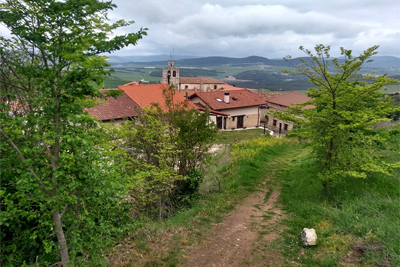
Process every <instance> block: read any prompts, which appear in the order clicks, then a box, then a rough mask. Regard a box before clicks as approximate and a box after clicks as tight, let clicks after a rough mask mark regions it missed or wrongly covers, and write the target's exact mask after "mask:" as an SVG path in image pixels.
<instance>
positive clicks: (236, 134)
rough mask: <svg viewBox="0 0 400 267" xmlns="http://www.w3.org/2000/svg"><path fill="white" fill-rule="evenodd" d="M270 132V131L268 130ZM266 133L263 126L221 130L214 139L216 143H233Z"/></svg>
mask: <svg viewBox="0 0 400 267" xmlns="http://www.w3.org/2000/svg"><path fill="white" fill-rule="evenodd" d="M267 133H268V132H267ZM263 134H264V130H263V129H262V128H259V129H246V130H234V131H220V132H218V133H217V137H216V139H215V140H214V143H215V144H233V143H240V142H243V141H246V140H250V139H254V138H257V137H260V135H263Z"/></svg>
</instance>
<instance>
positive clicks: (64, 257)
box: [51, 210, 69, 267]
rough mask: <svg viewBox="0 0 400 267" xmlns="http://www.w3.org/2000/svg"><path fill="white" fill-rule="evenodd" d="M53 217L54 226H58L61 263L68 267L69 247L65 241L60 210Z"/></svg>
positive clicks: (54, 212)
mask: <svg viewBox="0 0 400 267" xmlns="http://www.w3.org/2000/svg"><path fill="white" fill-rule="evenodd" d="M51 217H52V218H53V221H54V224H55V226H56V234H57V240H58V243H59V244H60V256H61V262H62V265H63V267H67V265H68V261H69V256H68V246H67V240H66V239H65V236H64V231H63V229H62V223H61V216H60V212H59V211H58V210H55V211H53V213H52V214H51Z"/></svg>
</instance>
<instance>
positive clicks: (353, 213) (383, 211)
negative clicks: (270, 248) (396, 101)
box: [275, 136, 400, 266]
mask: <svg viewBox="0 0 400 267" xmlns="http://www.w3.org/2000/svg"><path fill="white" fill-rule="evenodd" d="M397 139H398V136H397ZM394 141H395V140H394ZM395 142H396V141H395ZM397 148H398V145H397ZM388 160H389V161H396V160H398V155H393V156H392V158H388ZM315 166H316V164H315V160H313V159H310V158H309V157H308V152H307V151H304V153H302V154H300V155H298V156H297V157H296V158H294V159H293V160H292V162H291V164H290V165H289V166H287V167H285V168H283V169H281V170H280V171H279V172H278V178H279V180H280V181H281V183H282V188H283V189H282V194H281V196H282V203H283V205H284V207H285V208H286V210H287V212H288V214H289V216H288V219H287V220H286V225H287V227H288V229H287V230H286V231H285V235H284V239H283V241H282V240H281V241H277V242H276V243H275V246H277V247H280V248H281V251H282V253H283V255H285V257H286V261H287V262H288V263H290V262H295V264H293V265H296V264H300V265H301V266H341V265H345V264H355V265H356V266H400V259H399V255H400V239H399V233H400V217H399V210H400V201H399V195H400V180H399V178H400V177H399V172H398V171H397V172H395V173H394V175H393V176H387V175H381V174H379V175H377V174H376V175H370V176H369V177H368V178H367V179H365V180H360V179H346V180H344V181H343V182H342V183H340V184H339V185H337V186H336V187H334V188H330V189H329V190H324V189H323V187H322V186H321V183H320V182H319V180H317V179H316V176H317V173H318V171H319V170H318V169H316V167H315ZM303 228H314V229H315V230H316V232H317V235H318V242H317V246H316V247H310V248H303V247H302V243H301V239H300V233H301V231H302V229H303ZM288 265H289V266H292V264H288ZM296 266H297V265H296ZM352 266H353V265H352Z"/></svg>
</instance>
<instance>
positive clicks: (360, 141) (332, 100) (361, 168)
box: [272, 45, 396, 187]
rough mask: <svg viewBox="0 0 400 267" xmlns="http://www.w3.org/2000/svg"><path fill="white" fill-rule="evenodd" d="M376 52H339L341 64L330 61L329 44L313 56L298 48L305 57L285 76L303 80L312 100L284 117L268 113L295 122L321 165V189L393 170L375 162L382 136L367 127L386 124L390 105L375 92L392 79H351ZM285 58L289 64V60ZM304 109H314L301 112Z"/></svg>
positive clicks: (275, 113)
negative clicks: (311, 85)
mask: <svg viewBox="0 0 400 267" xmlns="http://www.w3.org/2000/svg"><path fill="white" fill-rule="evenodd" d="M377 49H378V46H373V47H371V48H369V49H367V50H366V51H364V53H363V54H361V55H359V56H358V57H354V56H353V55H352V51H351V50H346V49H344V48H341V55H342V56H343V57H344V61H343V62H342V63H340V62H339V60H338V59H337V58H334V59H330V54H329V51H330V47H329V46H324V45H317V46H316V47H315V51H316V54H315V55H314V54H313V53H312V52H311V51H309V50H307V49H304V48H303V47H300V50H302V51H303V52H305V53H306V54H307V55H308V56H309V58H305V59H301V62H302V64H299V65H295V68H296V70H295V71H288V72H289V73H300V74H303V75H305V76H307V77H308V78H309V80H310V81H311V82H312V83H314V84H315V85H316V86H318V88H311V89H308V91H307V95H308V96H310V97H311V98H312V100H310V101H308V102H306V103H302V104H298V105H296V107H294V108H289V109H288V112H287V113H282V112H272V114H273V115H274V116H278V117H280V118H282V119H284V120H286V121H290V122H293V123H296V125H297V126H298V128H297V129H296V131H297V134H299V135H300V136H302V137H305V138H309V139H310V141H311V142H310V146H311V148H312V152H313V153H314V156H315V157H316V158H317V159H318V160H319V162H320V163H321V172H320V173H319V178H320V179H321V181H322V183H323V185H324V186H325V187H327V186H330V185H333V184H335V183H336V182H338V181H339V180H340V179H341V178H342V177H355V178H366V177H367V174H368V173H371V172H380V173H385V174H388V173H389V171H390V169H391V168H393V167H394V166H395V165H393V164H388V163H385V162H384V161H383V160H382V159H381V157H380V153H379V149H378V144H379V143H382V141H383V139H384V136H382V135H379V134H376V133H375V132H374V131H373V130H372V126H373V125H374V124H377V123H379V122H381V121H387V120H388V119H387V115H388V114H389V113H390V112H392V110H393V109H392V106H391V101H390V98H388V97H386V96H385V95H384V94H382V93H380V92H378V90H379V89H380V88H382V87H383V86H384V85H385V84H390V83H394V82H396V80H394V79H390V78H388V77H386V76H385V75H384V76H378V77H375V76H374V75H364V79H367V80H368V82H361V81H360V79H358V78H356V77H357V73H358V72H359V71H360V69H361V67H362V64H363V63H367V62H370V61H371V60H370V57H371V56H373V55H375V54H376V53H377V52H376V50H377ZM285 59H286V60H288V61H290V56H288V57H286V58H285ZM332 66H333V68H334V70H333V71H332V72H331V71H330V70H329V69H330V68H331V67H332ZM306 105H314V106H315V108H311V109H303V107H305V106H306Z"/></svg>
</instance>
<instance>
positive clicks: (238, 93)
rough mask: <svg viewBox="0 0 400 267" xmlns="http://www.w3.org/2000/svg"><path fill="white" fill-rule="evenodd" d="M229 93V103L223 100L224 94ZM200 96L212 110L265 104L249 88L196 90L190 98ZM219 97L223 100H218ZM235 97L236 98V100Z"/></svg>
mask: <svg viewBox="0 0 400 267" xmlns="http://www.w3.org/2000/svg"><path fill="white" fill-rule="evenodd" d="M226 92H228V93H229V104H227V103H225V102H223V101H224V94H225V93H226ZM196 96H197V97H199V98H200V99H201V100H203V101H204V103H206V104H207V105H208V106H209V107H210V108H211V109H212V110H223V109H230V108H240V107H250V106H260V105H263V104H265V101H263V100H261V99H260V98H259V97H257V95H256V94H255V93H252V92H250V91H249V90H246V89H243V90H231V91H228V90H226V91H212V92H196V93H194V94H193V95H191V96H190V99H193V98H194V97H196ZM217 98H219V99H221V100H222V101H218V100H217ZM234 98H235V99H236V100H234Z"/></svg>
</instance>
